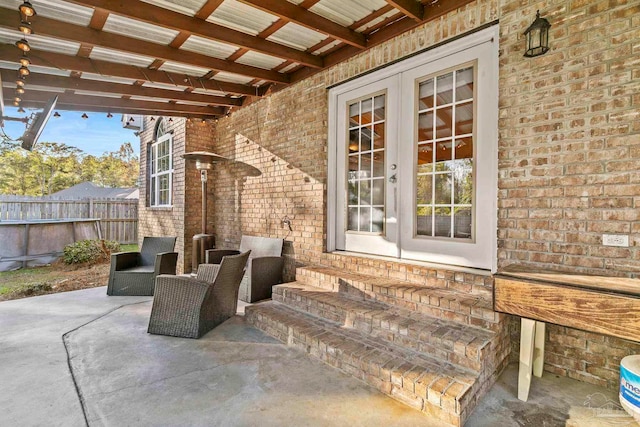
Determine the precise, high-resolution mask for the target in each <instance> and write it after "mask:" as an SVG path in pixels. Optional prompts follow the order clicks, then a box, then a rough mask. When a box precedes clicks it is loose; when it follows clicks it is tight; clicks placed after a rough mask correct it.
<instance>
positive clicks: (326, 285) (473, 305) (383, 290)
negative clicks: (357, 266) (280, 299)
mask: <svg viewBox="0 0 640 427" xmlns="http://www.w3.org/2000/svg"><path fill="white" fill-rule="evenodd" d="M296 281H297V282H299V283H303V284H306V285H310V286H316V287H318V288H322V289H327V290H330V291H333V292H340V293H347V294H349V295H352V296H353V297H356V298H361V299H371V300H375V301H380V302H383V303H385V304H389V305H393V306H396V307H401V308H404V309H407V310H409V311H415V312H419V313H423V314H426V315H429V316H432V317H438V318H442V319H447V320H451V321H454V322H458V323H464V324H467V325H471V326H476V327H480V328H484V329H489V330H492V331H498V330H500V329H501V327H502V325H503V323H504V322H505V319H506V317H505V315H504V314H502V313H497V312H495V311H493V301H489V300H486V299H484V298H483V297H481V296H476V295H472V294H468V293H463V292H458V291H456V290H453V289H447V288H435V287H429V286H426V285H419V284H416V283H411V282H407V281H402V280H396V279H389V278H383V277H375V276H369V275H364V274H359V273H352V272H345V271H342V270H338V269H335V268H332V267H322V266H308V267H299V268H298V269H296Z"/></svg>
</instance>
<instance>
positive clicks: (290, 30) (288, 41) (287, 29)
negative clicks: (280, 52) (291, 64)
mask: <svg viewBox="0 0 640 427" xmlns="http://www.w3.org/2000/svg"><path fill="white" fill-rule="evenodd" d="M326 38H327V35H326V34H323V33H319V32H317V31H314V30H310V29H309V28H307V27H303V26H302V25H298V24H296V23H294V22H289V23H287V25H285V26H284V27H282V28H280V29H279V30H278V31H276V32H275V33H273V34H272V35H270V36H269V37H268V38H267V40H270V41H273V42H276V43H280V44H283V45H285V46H289V47H292V48H294V49H298V50H307V49H309V48H310V47H311V46H315V45H316V44H318V43H320V42H321V41H322V40H324V39H326Z"/></svg>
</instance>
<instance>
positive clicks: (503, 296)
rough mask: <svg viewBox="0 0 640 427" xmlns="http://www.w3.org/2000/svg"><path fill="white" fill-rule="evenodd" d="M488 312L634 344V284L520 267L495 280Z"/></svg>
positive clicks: (638, 314)
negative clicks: (512, 315) (510, 315)
mask: <svg viewBox="0 0 640 427" xmlns="http://www.w3.org/2000/svg"><path fill="white" fill-rule="evenodd" d="M494 309H495V310H496V311H499V312H503V313H508V314H514V315H516V316H521V317H524V318H528V319H534V320H539V321H542V322H548V323H555V324H557V325H563V326H568V327H571V328H576V329H582V330H584V331H591V332H597V333H601V334H604V335H611V336H615V337H619V338H623V339H627V340H631V341H636V342H640V281H639V280H638V279H629V278H622V277H606V276H591V275H584V274H571V273H564V272H557V271H549V270H535V269H529V268H524V267H510V268H509V269H506V270H505V271H501V272H500V273H499V274H497V275H496V276H495V286H494Z"/></svg>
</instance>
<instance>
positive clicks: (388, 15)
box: [355, 9, 398, 33]
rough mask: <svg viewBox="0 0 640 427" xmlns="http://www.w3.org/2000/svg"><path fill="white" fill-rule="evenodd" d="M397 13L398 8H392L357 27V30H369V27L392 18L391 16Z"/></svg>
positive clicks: (360, 31) (359, 31)
mask: <svg viewBox="0 0 640 427" xmlns="http://www.w3.org/2000/svg"><path fill="white" fill-rule="evenodd" d="M396 14H398V10H397V9H391V10H390V11H389V12H387V13H385V14H383V15H380V16H378V17H377V18H375V19H374V20H372V21H369V22H367V23H366V24H364V25H362V26H360V27H358V28H356V29H355V31H356V32H358V33H362V32H364V31H365V30H367V28H371V27H373V26H374V25H378V24H379V23H380V22H382V21H384V20H385V19H387V18H390V17H392V16H393V15H396Z"/></svg>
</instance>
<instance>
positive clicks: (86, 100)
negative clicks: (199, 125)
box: [2, 88, 226, 116]
mask: <svg viewBox="0 0 640 427" xmlns="http://www.w3.org/2000/svg"><path fill="white" fill-rule="evenodd" d="M2 93H3V96H4V97H5V98H7V97H9V96H13V95H12V94H13V89H10V88H4V89H3V91H2ZM54 95H58V103H60V104H63V105H67V106H68V107H69V108H71V107H73V109H74V110H76V111H83V110H88V108H89V107H100V108H106V109H108V110H109V111H111V112H120V109H128V110H135V111H137V112H138V114H148V111H158V112H163V113H166V114H167V115H171V114H177V113H184V114H190V115H198V116H220V115H223V114H224V113H225V111H226V109H225V108H224V107H207V106H197V105H186V104H177V103H173V102H157V101H138V100H131V99H122V98H109V97H105V96H91V95H76V94H69V93H54V92H46V91H38V90H33V89H30V90H28V91H26V92H25V93H24V94H23V95H22V100H23V102H24V103H25V105H26V104H27V103H30V102H33V103H38V102H46V101H48V100H49V99H51V98H52V97H53V96H54ZM21 104H22V103H21Z"/></svg>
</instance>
